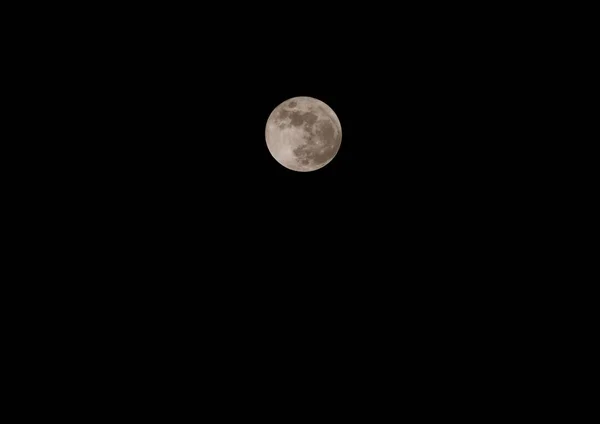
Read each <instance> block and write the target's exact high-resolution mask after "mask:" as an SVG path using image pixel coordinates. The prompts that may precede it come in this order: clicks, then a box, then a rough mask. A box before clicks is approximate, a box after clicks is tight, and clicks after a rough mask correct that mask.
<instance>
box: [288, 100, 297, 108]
mask: <svg viewBox="0 0 600 424" xmlns="http://www.w3.org/2000/svg"><path fill="white" fill-rule="evenodd" d="M297 104H298V103H296V101H295V100H292V101H291V102H289V103H288V107H296V105H297Z"/></svg>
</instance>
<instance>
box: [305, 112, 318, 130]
mask: <svg viewBox="0 0 600 424" xmlns="http://www.w3.org/2000/svg"><path fill="white" fill-rule="evenodd" d="M303 117H304V122H306V123H307V124H308V125H309V126H310V127H311V128H312V126H313V125H314V123H315V122H317V119H319V117H318V116H317V115H315V114H314V113H310V112H308V113H307V114H305V115H304V116H303Z"/></svg>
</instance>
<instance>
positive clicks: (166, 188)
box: [23, 3, 541, 399]
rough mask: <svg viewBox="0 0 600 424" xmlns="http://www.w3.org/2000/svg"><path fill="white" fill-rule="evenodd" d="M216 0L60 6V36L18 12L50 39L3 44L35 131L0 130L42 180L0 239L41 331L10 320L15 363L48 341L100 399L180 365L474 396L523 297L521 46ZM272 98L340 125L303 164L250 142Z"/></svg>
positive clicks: (497, 25) (249, 386)
mask: <svg viewBox="0 0 600 424" xmlns="http://www.w3.org/2000/svg"><path fill="white" fill-rule="evenodd" d="M217 6H218V5H217ZM217 6H215V5H210V7H209V6H207V5H193V6H187V7H183V8H182V7H179V6H176V5H169V6H168V5H164V4H157V5H152V4H149V3H145V4H143V5H140V6H132V5H130V6H128V7H124V6H118V7H113V8H111V7H108V6H103V7H104V8H103V9H102V10H100V9H93V10H92V8H86V10H83V9H82V10H73V9H72V8H69V9H65V11H64V13H63V14H62V15H61V16H62V20H60V21H59V20H56V21H52V20H48V19H46V16H47V15H45V14H44V13H43V12H41V11H40V10H38V9H36V10H37V13H40V16H41V18H42V19H43V20H44V21H45V22H51V23H50V24H49V26H50V27H51V28H50V29H51V31H50V32H49V33H48V34H51V35H52V36H36V37H34V39H33V42H32V46H34V47H35V49H37V50H35V51H33V50H27V51H26V54H27V55H30V56H32V57H34V58H35V59H34V62H35V63H34V65H33V66H32V67H31V68H30V69H27V72H28V73H25V75H26V78H29V83H30V85H31V86H32V87H33V89H32V91H34V92H35V93H34V94H35V96H32V97H31V98H29V97H26V96H25V95H24V98H25V100H26V101H27V102H29V103H31V105H32V107H34V108H36V109H37V110H38V111H39V112H40V113H39V115H41V116H46V117H47V119H45V120H42V119H40V120H39V122H38V121H34V120H32V122H29V123H27V125H26V126H24V130H28V129H29V128H35V129H36V130H39V131H40V132H41V133H42V137H39V138H33V137H32V138H31V139H35V140H39V143H37V142H36V143H34V142H33V141H26V142H24V145H25V148H26V149H29V152H30V155H31V156H35V157H36V159H39V162H40V163H42V164H43V166H40V167H39V169H41V170H42V171H41V173H40V174H41V175H37V174H36V175H35V176H34V177H32V176H29V178H31V179H32V180H33V183H32V187H34V189H33V190H32V191H28V192H26V193H25V194H24V195H25V196H26V197H28V198H30V199H33V203H34V205H33V206H32V207H31V208H30V209H29V210H28V211H27V212H28V215H26V216H27V219H28V220H29V224H28V225H30V226H31V227H32V228H33V232H34V233H35V234H34V237H32V238H31V239H30V238H27V237H25V236H23V240H24V242H25V243H27V244H28V245H30V246H31V247H30V248H31V249H33V250H35V251H37V252H39V253H40V256H41V257H42V258H47V259H46V260H45V261H42V260H37V259H36V260H35V261H33V260H32V261H30V263H28V264H27V265H26V266H25V267H24V268H23V269H24V270H25V271H26V270H28V269H34V270H37V271H41V272H42V274H43V275H44V279H43V280H41V284H40V286H41V287H40V288H38V287H33V284H32V286H31V289H30V288H29V286H27V290H30V295H29V296H30V297H28V298H27V299H28V302H29V299H39V302H40V303H41V304H44V305H47V306H46V308H47V309H48V310H49V312H48V314H47V317H49V318H51V319H48V320H46V317H44V319H43V320H36V321H35V326H36V328H42V331H41V332H43V333H45V334H49V335H50V339H51V340H50V341H49V342H48V344H47V345H45V346H43V347H42V348H40V350H41V351H44V352H47V351H49V350H51V349H50V347H52V346H55V345H58V346H59V347H60V346H62V344H61V343H62V340H61V336H62V335H64V336H63V337H64V338H65V340H66V342H65V344H68V343H71V344H74V345H75V346H76V349H73V350H72V352H74V353H72V354H71V353H70V354H69V355H63V353H62V350H60V349H57V352H59V354H60V355H63V356H65V357H66V358H67V360H68V361H71V360H73V362H75V361H76V360H82V361H83V362H86V361H88V362H87V363H86V364H84V367H82V369H84V370H86V373H87V372H88V371H87V370H88V369H90V368H93V371H95V372H98V373H99V374H103V375H107V376H109V377H108V379H109V380H110V382H109V384H108V385H107V386H108V387H110V390H111V393H112V391H113V390H116V389H119V387H125V390H128V388H129V386H127V385H126V384H121V383H122V382H123V381H126V380H127V378H129V379H131V381H132V382H133V383H132V386H134V385H135V383H138V384H139V382H141V383H142V384H143V385H146V383H148V384H147V385H146V386H147V387H149V388H153V387H154V386H155V385H156V382H157V381H160V379H161V378H164V379H165V380H166V379H168V378H169V375H177V376H186V377H185V378H186V379H188V377H187V376H193V377H189V379H188V380H189V381H188V383H187V384H183V385H181V386H179V385H177V387H184V386H185V389H187V388H188V387H189V386H190V385H191V384H192V383H190V382H192V381H193V384H195V381H196V380H195V379H196V378H197V377H196V376H198V373H200V374H202V373H204V371H205V370H210V371H215V373H216V374H217V375H218V376H217V378H216V380H217V381H218V384H215V387H220V386H218V385H219V384H220V385H221V386H227V385H229V384H230V383H229V382H230V381H238V380H243V381H244V382H245V383H243V384H241V383H240V386H239V387H240V390H242V391H245V392H244V393H249V392H255V383H256V382H263V381H267V383H268V384H270V385H271V387H274V388H279V387H281V386H285V384H288V383H289V382H290V381H296V379H297V380H298V381H306V380H307V379H308V380H310V379H311V378H312V379H313V380H311V381H306V383H307V384H308V385H309V386H310V387H311V393H312V391H314V390H317V389H319V387H316V388H315V386H319V385H320V384H318V383H320V382H321V381H324V380H327V379H329V381H330V382H332V384H333V383H341V384H342V385H346V387H349V388H354V387H356V385H357V381H360V380H361V378H362V379H364V380H368V379H369V378H370V377H372V376H374V375H375V376H388V375H390V374H391V373H393V372H398V371H399V372H400V373H401V374H402V377H401V378H400V377H399V378H398V379H397V380H394V381H401V380H404V379H405V378H406V377H407V376H408V375H409V374H411V373H412V374H413V376H414V380H416V381H417V383H415V385H414V387H416V389H414V388H413V386H412V385H411V386H410V387H408V386H407V389H408V391H410V392H411V393H417V396H418V397H420V396H419V395H420V393H421V392H420V391H419V387H423V386H428V387H430V386H431V384H430V382H431V381H438V380H444V379H445V381H446V386H440V387H442V391H444V393H453V392H454V391H455V387H454V382H462V381H465V374H464V372H463V371H464V370H465V369H472V370H473V374H474V375H476V376H477V378H481V380H482V381H484V382H485V381H486V379H487V381H494V382H495V381H496V380H495V379H494V378H491V379H490V378H488V374H487V373H489V372H492V371H493V372H498V373H503V372H506V373H508V372H509V371H510V370H511V369H513V368H511V364H510V360H509V359H510V358H522V351H521V350H519V348H517V349H516V350H513V351H511V348H510V346H508V345H505V344H502V343H501V342H499V341H498V340H499V339H501V338H502V337H507V338H508V337H510V338H512V339H513V340H514V339H515V337H519V336H522V339H523V340H521V342H522V343H525V342H526V339H527V340H532V339H533V336H532V335H535V334H538V328H537V327H536V323H535V322H534V323H533V324H531V326H529V327H527V326H524V325H523V324H522V322H519V323H518V324H517V325H516V326H519V327H520V329H521V331H522V333H518V332H515V331H513V329H511V328H510V327H511V326H510V324H511V320H514V321H515V322H516V319H514V317H515V316H518V314H519V311H522V310H530V309H528V305H530V304H531V302H532V300H531V299H532V298H534V296H536V295H537V293H533V295H531V296H530V294H531V293H529V292H527V290H526V288H523V287H524V286H523V285H522V284H521V281H522V280H533V279H535V277H536V274H535V270H533V271H529V272H528V273H527V272H522V271H521V270H520V269H519V268H520V265H521V264H524V263H525V264H526V263H527V262H528V261H530V260H531V256H532V255H533V253H532V252H533V249H532V248H531V244H532V239H533V237H534V236H535V234H532V233H531V232H529V226H530V223H531V222H535V221H536V219H537V216H536V215H535V212H533V213H532V212H529V210H528V208H527V205H528V202H531V199H534V198H535V195H536V193H537V192H538V190H537V188H538V185H539V179H540V178H541V177H539V176H537V175H535V174H534V171H533V170H532V171H527V169H532V168H531V167H530V166H529V165H530V164H531V163H534V162H535V160H537V158H536V157H535V156H534V155H532V152H533V151H535V146H534V147H532V146H531V144H530V143H529V140H530V139H531V138H532V136H533V135H535V134H532V131H533V130H531V129H529V130H525V129H524V128H523V127H522V126H521V123H522V122H525V121H527V120H528V119H530V117H531V115H532V114H533V113H534V110H533V106H532V105H531V96H532V94H531V93H530V92H529V91H528V83H529V81H531V80H535V77H536V75H535V74H534V73H530V71H528V69H527V67H526V66H525V65H524V63H526V60H527V58H528V57H530V56H531V55H534V54H535V51H536V49H535V45H529V44H526V43H524V42H523V41H522V39H521V38H519V39H518V41H517V42H512V41H511V34H513V32H514V31H515V26H516V25H518V24H517V23H515V22H516V21H517V20H518V19H512V20H510V22H509V21H507V20H506V19H504V18H503V16H505V15H503V13H502V11H500V10H498V9H494V8H493V7H490V8H489V9H486V10H483V9H478V8H473V7H472V6H469V7H465V8H462V9H460V8H458V6H455V5H446V6H440V5H429V4H428V5H420V6H417V5H411V6H400V7H398V5H394V6H393V9H392V8H390V9H389V10H386V9H382V8H376V7H363V6H364V5H361V6H360V7H359V8H358V9H357V10H352V6H351V5H350V4H349V3H347V4H346V5H345V6H344V8H343V9H340V8H339V7H338V8H337V9H334V10H332V11H328V10H326V8H325V6H324V5H323V4H320V3H319V4H310V5H296V4H293V5H288V6H290V7H291V8H287V9H288V10H286V8H285V7H284V6H285V5H279V7H278V8H277V9H273V8H269V9H268V10H266V11H261V10H259V9H258V6H257V5H255V4H247V5H235V6H234V5H231V4H226V5H222V6H221V8H222V9H226V10H220V11H219V10H217V9H218V7H217ZM48 7H52V8H56V7H58V6H48ZM214 7H217V9H214ZM390 7H392V6H390ZM53 12H54V13H58V14H59V15H60V14H61V12H60V11H58V12H57V11H56V10H55V9H53ZM32 13H33V12H32ZM511 16H512V17H514V16H517V17H519V16H523V14H522V13H515V14H514V15H511ZM515 46H518V48H515ZM508 56H510V58H511V60H507V57H508ZM294 96H311V97H315V98H318V99H320V100H322V101H324V102H325V103H327V104H328V105H329V106H330V107H331V108H332V109H333V110H334V111H335V112H336V114H337V115H338V117H339V119H340V121H341V124H342V131H343V139H342V143H341V148H340V150H339V153H338V154H337V156H336V157H335V159H334V160H333V161H332V162H331V163H330V164H328V165H327V166H326V167H324V168H323V169H321V170H318V171H316V172H310V173H297V172H293V171H290V170H287V169H286V168H284V167H282V166H281V165H279V164H278V163H277V162H276V161H275V160H274V159H273V158H272V157H271V155H270V153H269V151H268V149H267V146H266V142H265V137H264V130H265V125H266V121H267V118H268V117H269V115H270V113H271V111H272V110H273V109H274V108H275V107H276V106H277V105H279V104H280V103H281V102H282V101H284V100H286V99H288V98H291V97H294ZM528 131H530V132H528ZM29 157H30V156H27V158H29ZM28 160H29V159H28ZM528 172H531V175H530V174H528ZM527 177H532V178H527ZM25 271H24V272H25ZM36 281H40V280H36ZM48 299H52V300H53V301H52V302H49V301H48ZM54 299H56V301H54ZM31 303H33V300H32V302H31ZM40 310H42V308H40ZM56 317H59V318H58V319H61V318H62V322H59V323H58V324H55V322H56V321H55V320H58V319H56ZM27 337H29V333H27ZM517 341H519V340H517ZM507 346H508V347H507ZM90 352H91V353H90ZM495 354H498V355H501V356H502V360H501V361H498V360H496V358H495V357H493V356H494V355H495ZM94 356H97V357H98V358H100V360H96V358H93V357H94ZM298 356H299V357H300V359H298V358H297V357H298ZM72 357H73V358H74V359H72ZM81 358H83V359H81ZM507 358H508V359H507ZM534 359H535V358H534ZM36 360H37V359H36ZM90 364H92V365H90ZM113 364H114V365H113ZM312 364H316V366H314V367H313V365H312ZM479 364H481V367H479ZM54 368H56V367H54ZM157 368H158V369H157ZM161 368H168V370H167V371H166V373H164V374H163V371H162V369H161ZM320 369H326V370H327V372H326V373H321V374H320V375H315V373H318V372H319V371H315V370H320ZM280 370H282V371H281V372H279V371H280ZM480 370H483V371H481V372H480ZM490 370H492V371H490ZM265 371H274V374H276V375H277V377H276V378H272V377H265V375H266V372H265ZM86 373H83V374H81V375H83V376H84V377H83V378H84V379H87V380H88V381H96V380H95V379H93V378H92V379H90V378H88V374H86ZM167 374H169V375H167ZM446 375H448V378H445V376H446ZM113 376H114V377H113ZM307 376H308V377H307ZM229 377H231V379H229ZM204 378H205V377H204V374H202V375H201V376H200V377H198V378H197V379H198V380H203V379H204ZM386 378H387V377H386ZM315 382H317V384H315ZM448 382H449V383H448ZM411 384H412V383H411ZM419 384H420V385H421V386H419ZM113 386H119V387H117V388H116V389H115V388H113ZM163 386H164V387H169V388H170V387H172V385H163ZM373 386H376V387H384V386H383V385H379V384H376V385H371V384H363V385H362V387H361V389H364V388H365V387H367V388H369V390H370V388H371V387H373ZM450 386H451V387H450ZM236 387H238V386H236ZM324 387H328V386H327V385H325V386H324ZM428 387H425V389H427V388H428ZM436 387H438V386H436ZM472 387H474V388H476V389H477V388H478V387H479V385H478V383H477V381H476V380H475V382H474V383H473V385H472ZM313 388H314V389H313ZM276 390H277V389H276ZM190 393H194V392H193V391H191V390H189V391H188V395H189V394H190ZM211 393H217V396H218V394H220V393H221V392H219V391H218V388H217V389H214V390H213V389H212V388H211ZM390 393H392V391H388V393H387V395H388V396H389V395H390ZM425 397H426V396H425ZM425 397H421V398H422V399H425ZM123 398H124V399H125V398H126V399H129V397H128V396H124V397H123ZM323 398H324V399H329V395H328V394H326V396H324V397H323ZM269 399H270V398H269ZM468 399H471V398H470V397H469V398H468Z"/></svg>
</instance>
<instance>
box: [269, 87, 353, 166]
mask: <svg viewBox="0 0 600 424" xmlns="http://www.w3.org/2000/svg"><path fill="white" fill-rule="evenodd" d="M265 138H266V139H267V147H268V148H269V152H271V155H273V157H274V158H275V160H277V162H279V163H280V164H281V165H283V166H285V167H286V168H288V169H291V170H294V171H302V172H307V171H315V170H317V169H320V168H322V167H324V166H325V165H327V164H328V163H329V162H331V160H332V159H333V158H334V157H335V155H336V154H337V152H338V150H339V148H340V144H341V142H342V126H341V124H340V120H339V119H338V117H337V115H336V114H335V112H334V111H333V110H332V109H331V108H330V107H329V106H327V105H326V104H325V103H323V102H322V101H320V100H317V99H313V98H312V97H294V98H292V99H289V100H286V101H285V102H283V103H281V104H280V105H279V106H277V107H276V108H275V109H274V110H273V112H272V113H271V115H270V116H269V119H268V120H267V127H266V129H265Z"/></svg>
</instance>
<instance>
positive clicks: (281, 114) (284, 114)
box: [279, 109, 290, 119]
mask: <svg viewBox="0 0 600 424" xmlns="http://www.w3.org/2000/svg"><path fill="white" fill-rule="evenodd" d="M288 116H290V112H288V111H287V110H285V109H281V110H280V111H279V119H285V118H287V117H288Z"/></svg>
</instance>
